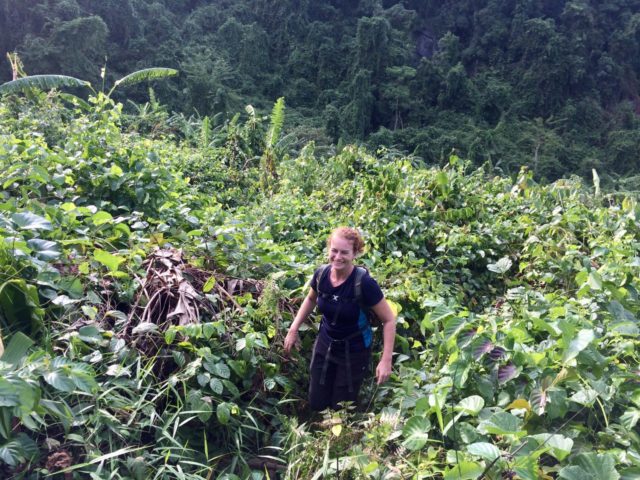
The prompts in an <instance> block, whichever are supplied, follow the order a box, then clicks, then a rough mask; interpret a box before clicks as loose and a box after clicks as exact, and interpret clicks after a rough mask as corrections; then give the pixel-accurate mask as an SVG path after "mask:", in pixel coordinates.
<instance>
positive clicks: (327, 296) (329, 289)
mask: <svg viewBox="0 0 640 480" xmlns="http://www.w3.org/2000/svg"><path fill="white" fill-rule="evenodd" d="M328 268H329V270H327V271H326V272H325V273H324V275H323V277H322V279H319V278H318V277H319V276H320V275H321V273H322V270H323V269H322V268H318V269H317V270H316V271H315V272H314V274H313V278H312V279H311V288H312V289H313V290H314V291H315V292H316V293H318V292H319V291H320V292H322V293H323V295H318V309H319V310H320V313H322V323H321V324H320V334H319V336H318V345H317V348H318V349H319V351H320V352H324V351H326V349H327V348H328V347H329V344H330V342H331V340H332V339H333V340H342V339H345V338H347V337H351V336H354V334H355V333H356V332H361V333H362V335H355V336H354V338H350V340H349V351H354V352H355V351H361V350H364V349H366V348H369V347H370V346H371V339H372V332H371V325H370V324H369V320H368V319H367V315H366V313H365V312H363V311H362V310H361V308H360V305H358V303H357V302H356V301H355V279H356V270H357V269H356V268H354V269H353V271H352V272H351V274H350V275H349V277H348V278H347V279H346V280H345V281H344V282H343V283H342V284H340V285H339V286H337V287H334V286H333V285H331V280H330V279H329V277H330V275H331V271H330V269H331V267H328ZM319 280H321V283H320V288H319V289H318V281H319ZM383 298H384V295H383V293H382V290H380V286H379V285H378V283H377V282H376V281H375V280H374V279H373V278H371V276H370V275H369V273H368V272H366V273H365V274H364V275H363V276H362V280H361V302H362V304H363V305H364V306H366V307H372V306H374V305H376V304H377V303H378V302H380V300H382V299H383ZM334 349H335V350H338V351H339V350H340V349H344V346H343V345H342V344H341V343H338V344H335V346H334V347H332V350H334Z"/></svg>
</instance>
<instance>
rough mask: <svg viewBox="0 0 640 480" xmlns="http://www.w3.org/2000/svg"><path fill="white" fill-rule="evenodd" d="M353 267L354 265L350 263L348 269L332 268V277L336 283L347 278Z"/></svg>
mask: <svg viewBox="0 0 640 480" xmlns="http://www.w3.org/2000/svg"><path fill="white" fill-rule="evenodd" d="M354 268H355V267H354V266H353V265H351V266H350V267H349V268H348V269H344V270H332V271H331V273H332V274H333V279H334V280H335V281H336V283H341V282H344V281H345V280H346V279H347V278H349V275H351V272H353V269H354Z"/></svg>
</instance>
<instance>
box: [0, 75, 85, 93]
mask: <svg viewBox="0 0 640 480" xmlns="http://www.w3.org/2000/svg"><path fill="white" fill-rule="evenodd" d="M62 87H89V88H91V84H90V83H89V82H87V81H86V80H80V79H79V78H75V77H69V76H67V75H31V76H28V77H23V78H18V79H17V80H12V81H10V82H6V83H3V84H2V85H0V95H8V94H11V93H24V92H27V91H29V90H33V89H37V90H52V89H54V88H62Z"/></svg>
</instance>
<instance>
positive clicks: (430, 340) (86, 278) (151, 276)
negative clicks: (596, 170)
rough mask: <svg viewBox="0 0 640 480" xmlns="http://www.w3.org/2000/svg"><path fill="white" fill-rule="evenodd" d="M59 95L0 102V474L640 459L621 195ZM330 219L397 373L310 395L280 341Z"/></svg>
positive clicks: (610, 467) (459, 466)
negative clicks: (389, 306) (378, 319)
mask: <svg viewBox="0 0 640 480" xmlns="http://www.w3.org/2000/svg"><path fill="white" fill-rule="evenodd" d="M66 98H67V100H63V99H61V98H58V97H57V95H55V94H51V95H48V96H44V95H38V96H35V98H34V100H30V101H27V100H24V99H19V98H5V99H4V100H3V103H2V104H0V132H1V133H0V171H2V172H3V173H2V177H1V181H2V187H3V188H2V193H1V194H0V195H1V198H0V237H1V239H2V243H1V245H0V262H1V264H2V269H0V329H1V331H2V340H3V341H4V344H5V353H4V354H3V356H2V357H0V473H2V475H3V476H5V477H8V478H43V477H44V476H45V475H47V474H53V475H54V478H56V476H59V477H60V478H62V476H63V475H67V476H70V477H71V478H87V477H88V476H91V478H120V479H142V478H167V479H169V478H192V479H196V478H227V479H234V478H255V479H259V478H272V479H273V478H276V476H279V478H291V479H293V478H322V476H323V475H324V476H325V477H327V476H333V475H336V471H337V470H339V471H340V472H341V475H342V478H372V479H383V478H384V479H392V478H445V479H471V478H478V477H479V476H481V475H484V476H485V478H490V479H498V478H505V477H507V478H522V479H537V478H561V479H569V480H571V479H578V478H579V479H581V480H582V479H585V478H594V479H596V478H598V479H601V478H611V479H615V478H624V479H631V478H637V476H638V475H639V472H640V437H638V434H637V424H638V420H639V419H640V372H639V371H638V360H639V358H638V353H637V351H638V335H639V334H640V329H639V326H638V317H639V315H640V308H639V305H640V302H639V298H638V290H639V288H640V286H639V283H640V278H639V275H638V272H639V271H640V269H639V268H638V267H640V242H639V241H638V238H640V219H639V215H640V208H639V206H638V199H637V198H636V197H634V196H632V195H628V194H624V195H623V194H616V193H603V192H600V190H599V188H595V187H596V186H597V182H596V186H590V185H584V184H583V183H582V182H581V181H580V180H578V179H576V178H570V179H564V180H559V181H557V182H555V183H553V184H550V185H539V184H537V183H535V182H534V181H533V180H532V175H531V174H530V172H529V171H527V170H526V169H523V170H522V171H521V172H520V175H519V176H517V177H514V178H513V179H511V178H504V177H500V176H496V175H495V174H494V173H493V172H491V171H488V170H483V169H480V170H473V169H471V168H470V167H469V165H468V163H467V162H466V161H464V160H462V159H460V158H458V157H455V156H453V157H451V158H450V159H449V162H448V163H447V165H446V166H444V167H443V168H425V167H424V166H423V165H422V164H421V163H420V162H419V161H418V160H416V159H414V158H411V157H405V156H398V155H395V154H393V153H391V152H388V151H385V150H380V151H378V152H376V154H372V153H370V152H367V151H366V150H364V149H360V148H358V147H354V146H348V147H345V148H343V149H342V150H341V151H339V152H334V153H333V154H331V155H320V154H318V153H317V152H316V151H315V147H314V145H313V143H310V144H308V145H307V146H306V147H305V148H304V149H302V151H301V152H300V153H299V154H298V155H288V154H287V153H286V151H285V150H284V149H283V148H279V147H278V145H277V143H275V142H273V140H274V139H273V138H272V135H271V132H273V131H274V129H275V127H277V125H278V123H277V120H278V118H275V119H274V118H272V119H271V120H272V123H271V126H269V125H267V121H266V120H267V119H266V118H263V117H260V116H258V115H256V114H255V112H254V111H253V110H252V109H248V117H247V118H246V120H241V119H240V117H236V118H235V119H234V120H233V121H231V122H228V123H227V124H225V125H224V126H221V127H219V128H215V129H213V128H210V126H209V125H207V124H206V123H207V122H203V124H202V125H199V126H198V128H194V126H193V125H192V124H190V123H189V122H188V121H186V120H185V121H183V122H182V123H180V122H178V121H177V120H179V118H177V117H173V118H172V119H169V118H168V117H167V116H166V115H163V114H162V110H161V108H159V107H158V106H156V107H153V108H155V110H153V112H151V113H152V115H149V116H145V115H138V116H136V117H130V116H127V115H124V114H123V113H122V108H121V105H117V104H114V103H113V101H112V100H110V99H109V98H106V97H104V96H102V95H98V96H96V97H95V98H92V99H91V100H90V103H89V104H88V105H84V104H82V103H80V102H75V103H74V102H73V101H72V100H69V97H66ZM274 112H275V109H274ZM142 113H144V112H142ZM145 122H146V123H145ZM145 125H146V126H149V125H153V126H154V127H153V128H150V129H149V131H150V132H151V133H150V134H148V135H141V134H140V133H138V132H139V131H140V130H142V131H144V128H140V129H138V127H140V126H143V127H144V126H145ZM176 138H181V139H182V140H176ZM265 149H270V150H269V151H268V152H266V151H265ZM267 154H268V155H270V158H271V164H270V165H269V166H268V168H269V170H268V171H267V172H264V171H263V170H264V169H265V168H267V167H266V166H265V165H266V164H265V161H264V156H263V155H267ZM265 173H268V174H269V175H270V177H269V179H270V180H269V184H268V185H265V183H264V182H263V181H262V179H263V175H264V174H265ZM340 224H350V225H355V226H358V227H359V228H360V229H362V231H363V233H364V234H365V236H366V240H367V244H368V249H367V251H366V253H365V255H364V257H363V258H362V259H361V261H362V263H363V264H364V265H366V266H367V267H368V268H369V269H370V270H371V271H372V274H373V275H374V277H375V278H376V279H377V280H378V281H379V282H380V284H381V285H382V287H383V289H384V291H385V294H386V295H387V297H388V298H389V299H390V300H392V301H393V302H395V303H396V304H398V305H399V306H400V314H399V318H398V336H397V340H396V352H397V353H396V355H395V358H394V368H395V371H396V375H394V376H393V378H392V379H391V381H390V382H389V383H388V384H386V385H384V386H382V387H379V388H376V387H374V386H373V385H372V384H367V385H366V386H365V389H364V392H363V405H362V407H361V409H360V410H358V411H353V410H349V409H347V410H343V411H341V412H339V413H336V414H326V415H325V416H324V417H323V416H319V417H314V416H311V415H310V414H309V412H308V411H307V409H306V402H305V399H304V396H305V392H306V363H307V362H308V354H309V353H310V349H311V344H312V342H313V338H314V335H315V334H314V327H313V326H311V327H310V328H309V329H308V330H307V331H305V332H302V340H303V350H302V353H301V355H295V356H294V357H293V358H284V357H283V356H282V352H281V341H282V339H283V337H284V334H285V333H286V330H287V326H288V325H289V323H290V322H291V320H292V316H293V313H294V312H295V308H296V305H297V303H298V301H299V299H300V298H301V297H302V296H303V295H304V293H305V287H304V285H305V282H306V280H307V279H308V278H309V276H310V275H311V273H312V272H313V269H314V268H315V267H316V266H317V265H318V264H320V263H322V262H323V249H324V241H325V237H326V235H327V233H328V232H329V231H330V230H331V229H332V228H334V227H335V226H337V225H340ZM29 339H31V340H29ZM34 342H35V343H34ZM509 476H510V477H509Z"/></svg>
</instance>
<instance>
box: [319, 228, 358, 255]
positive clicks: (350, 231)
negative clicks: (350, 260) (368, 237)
mask: <svg viewBox="0 0 640 480" xmlns="http://www.w3.org/2000/svg"><path fill="white" fill-rule="evenodd" d="M334 236H335V237H342V238H344V239H345V240H349V241H350V242H351V243H352V245H353V253H354V254H355V255H356V256H357V255H360V254H361V253H362V252H364V239H363V238H362V235H360V232H359V231H358V230H356V229H355V228H351V227H338V228H336V229H334V230H333V231H332V232H331V233H330V234H329V237H328V238H327V248H331V239H332V238H333V237H334Z"/></svg>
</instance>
